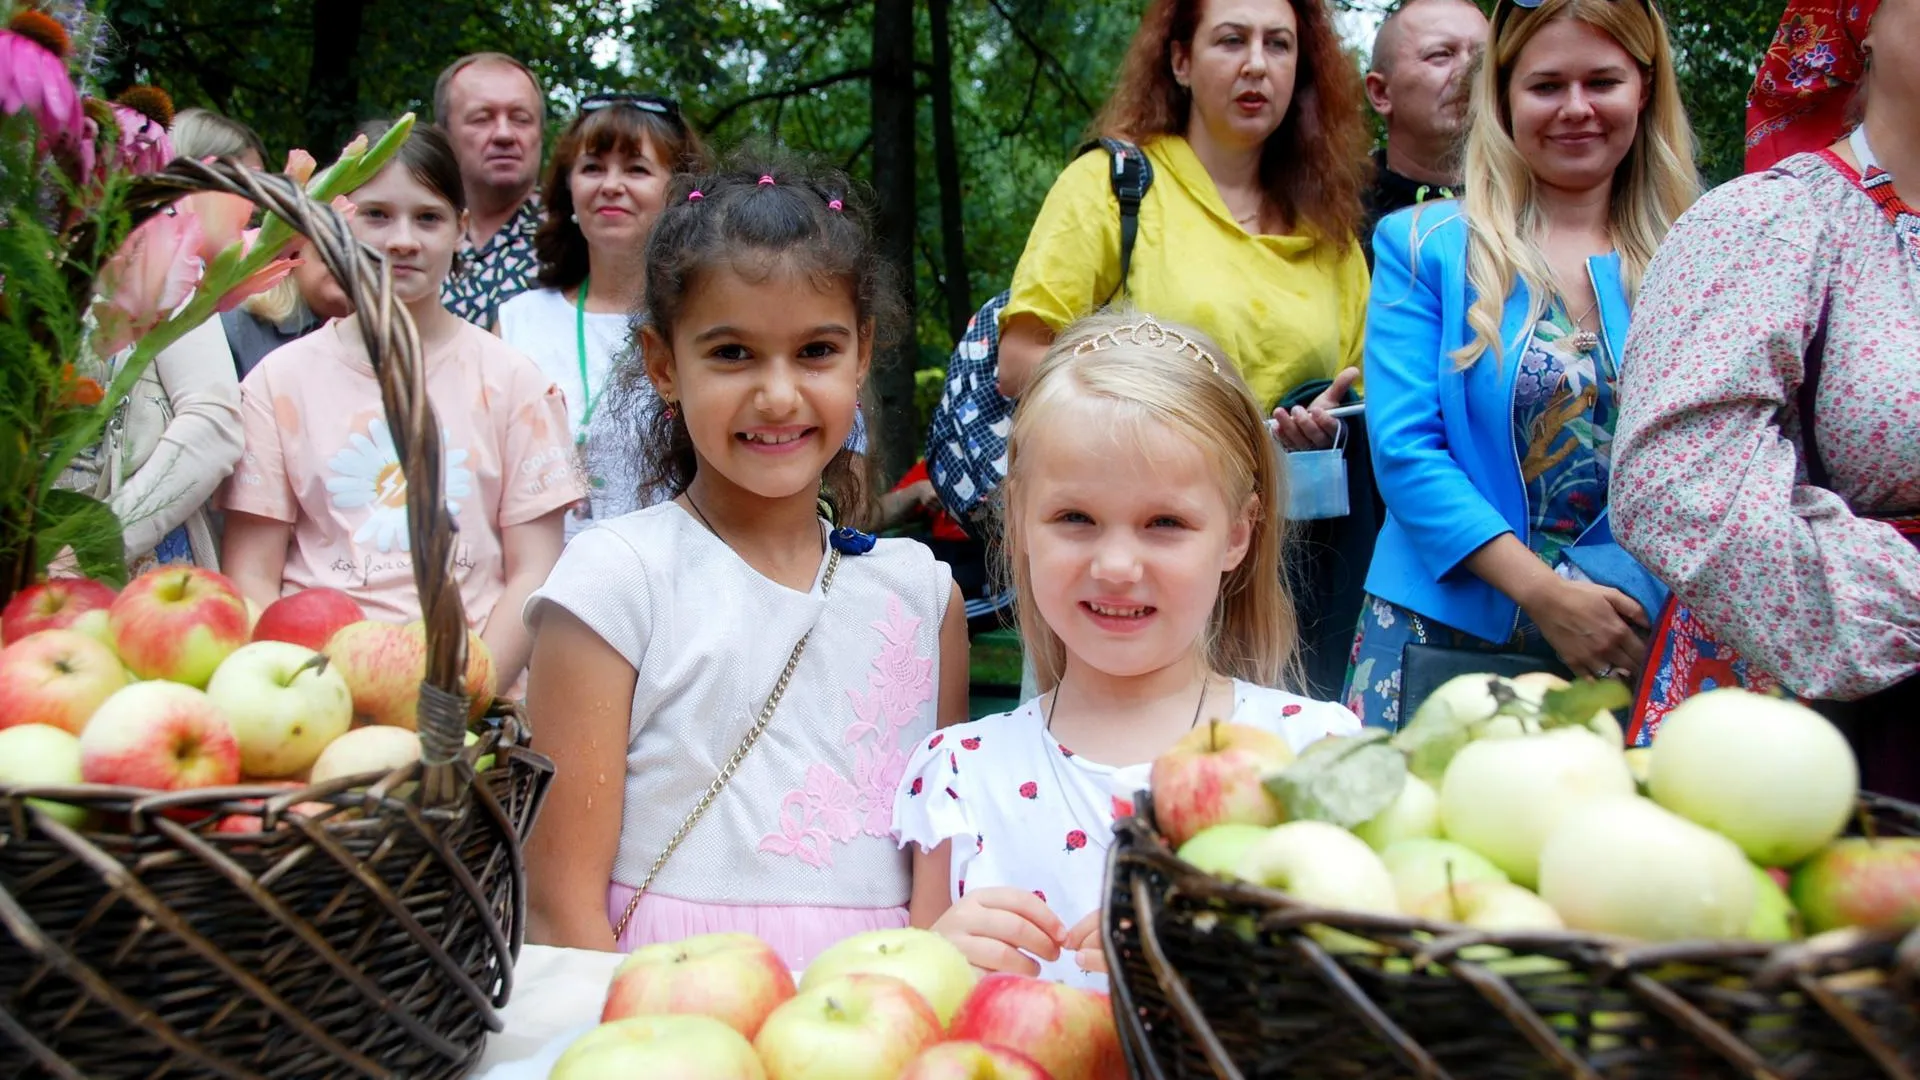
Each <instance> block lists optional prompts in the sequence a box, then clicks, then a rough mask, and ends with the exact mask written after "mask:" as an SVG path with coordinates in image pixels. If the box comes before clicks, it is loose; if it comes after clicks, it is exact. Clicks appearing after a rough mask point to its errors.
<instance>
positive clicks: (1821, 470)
mask: <svg viewBox="0 0 1920 1080" xmlns="http://www.w3.org/2000/svg"><path fill="white" fill-rule="evenodd" d="M1832 312H1833V293H1831V292H1829V293H1827V296H1826V299H1824V300H1822V301H1821V302H1820V321H1819V322H1816V323H1814V325H1813V337H1811V338H1809V339H1808V340H1807V352H1806V356H1805V357H1804V358H1803V360H1802V364H1803V366H1804V371H1803V373H1802V374H1801V376H1800V389H1799V390H1798V391H1797V392H1796V393H1795V394H1794V403H1795V405H1796V406H1797V407H1798V408H1799V410H1800V452H1801V454H1802V455H1803V456H1804V457H1805V458H1806V461H1807V483H1809V484H1812V485H1813V486H1814V487H1819V488H1826V489H1828V490H1829V491H1831V490H1832V489H1833V484H1832V483H1831V480H1832V477H1831V476H1830V475H1829V474H1828V472H1827V463H1826V459H1824V458H1822V457H1821V456H1820V440H1819V439H1818V438H1817V437H1816V436H1815V435H1814V432H1813V426H1814V425H1813V417H1814V407H1815V405H1816V403H1817V402H1818V401H1819V399H1820V369H1821V367H1822V366H1824V364H1825V362H1826V357H1827V319H1828V317H1829V316H1830V315H1831V314H1832Z"/></svg>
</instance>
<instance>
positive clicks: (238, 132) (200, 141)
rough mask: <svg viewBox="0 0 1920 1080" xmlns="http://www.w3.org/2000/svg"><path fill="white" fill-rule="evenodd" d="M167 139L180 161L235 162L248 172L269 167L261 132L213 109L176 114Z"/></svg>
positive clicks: (184, 110) (183, 110)
mask: <svg viewBox="0 0 1920 1080" xmlns="http://www.w3.org/2000/svg"><path fill="white" fill-rule="evenodd" d="M167 137H168V138H170V139H172V140H173V150H174V153H176V154H179V155H180V156H181V157H190V158H193V159H194V160H195V161H205V160H206V159H208V158H232V159H234V160H235V161H237V162H239V163H240V164H242V165H245V166H246V167H247V168H249V169H264V168H266V167H267V144H266V143H265V142H263V141H262V140H261V138H260V134H259V132H256V131H254V130H253V129H252V128H250V127H248V126H247V125H245V124H243V123H241V122H240V121H238V120H231V119H228V118H227V117H224V116H221V115H220V114H219V113H217V112H214V111H213V110H211V109H181V110H180V111H179V112H177V113H175V114H174V116H173V126H172V127H170V128H168V129H167Z"/></svg>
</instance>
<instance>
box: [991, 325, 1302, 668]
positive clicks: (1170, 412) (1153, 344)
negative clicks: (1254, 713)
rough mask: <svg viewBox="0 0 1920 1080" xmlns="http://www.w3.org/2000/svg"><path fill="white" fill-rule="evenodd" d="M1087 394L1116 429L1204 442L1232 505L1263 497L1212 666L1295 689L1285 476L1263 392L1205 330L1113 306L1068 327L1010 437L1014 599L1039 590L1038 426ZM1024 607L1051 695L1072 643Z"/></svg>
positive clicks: (1231, 578)
mask: <svg viewBox="0 0 1920 1080" xmlns="http://www.w3.org/2000/svg"><path fill="white" fill-rule="evenodd" d="M1149 328H1151V329H1149ZM1155 331H1158V332H1155ZM1088 400H1096V401H1100V402H1102V403H1104V404H1105V405H1107V406H1108V407H1109V408H1111V409H1112V410H1113V411H1114V412H1115V413H1116V416H1115V418H1114V424H1113V429H1114V430H1121V431H1124V430H1126V427H1127V425H1129V424H1133V425H1138V424H1141V423H1146V422H1153V423H1159V424H1162V425H1165V426H1166V428H1167V429H1168V430H1170V431H1172V432H1173V433H1174V434H1176V435H1178V436H1180V437H1181V438H1184V439H1186V440H1187V441H1188V442H1190V443H1192V444H1193V445H1194V446H1195V447H1197V448H1199V450H1200V451H1201V453H1202V454H1203V455H1204V456H1205V457H1206V459H1207V460H1208V461H1209V462H1211V463H1212V464H1213V466H1214V468H1215V471H1216V473H1217V476H1218V479H1219V483H1220V488H1221V493H1222V494H1223V495H1224V496H1225V497H1226V502H1227V506H1228V508H1229V510H1230V511H1231V512H1235V513H1237V512H1238V510H1239V508H1240V507H1241V506H1243V505H1245V504H1246V502H1247V500H1248V498H1250V497H1251V498H1252V499H1253V500H1254V506H1253V510H1252V522H1251V524H1252V535H1251V537H1250V541H1249V543H1248V546H1247V554H1246V557H1245V558H1244V559H1242V560H1241V561H1240V565H1238V566H1236V567H1235V568H1234V569H1233V570H1231V571H1230V572H1228V573H1227V574H1226V575H1224V577H1223V578H1222V580H1221V582H1220V594H1219V597H1218V598H1217V599H1216V600H1215V601H1214V609H1213V617H1212V620H1211V621H1210V623H1209V625H1208V631H1207V637H1206V644H1205V653H1206V658H1207V663H1208V665H1209V666H1210V667H1211V668H1212V670H1213V671H1215V672H1218V673H1221V674H1225V675H1231V676H1233V677H1235V678H1238V679H1244V680H1246V681H1248V682H1252V683H1257V684H1259V685H1261V686H1274V687H1278V686H1283V685H1286V684H1289V683H1296V684H1297V682H1298V679H1297V676H1298V674H1299V660H1298V639H1299V628H1298V625H1297V623H1296V621H1295V617H1294V610H1293V597H1292V595H1291V594H1289V593H1288V591H1287V588H1286V585H1285V583H1284V580H1283V578H1282V574H1283V570H1282V566H1281V551H1282V547H1283V539H1284V538H1283V535H1282V531H1283V525H1282V522H1281V519H1280V507H1281V506H1282V505H1283V504H1284V501H1285V499H1286V497H1287V496H1286V478H1285V476H1284V475H1283V472H1282V470H1281V468H1280V461H1279V454H1278V453H1277V450H1276V447H1275V445H1274V441H1273V436H1272V435H1271V434H1270V433H1269V432H1268V430H1267V424H1266V418H1265V417H1264V416H1263V415H1262V414H1261V411H1260V406H1259V404H1258V403H1257V402H1255V401H1254V397H1253V392H1252V391H1251V390H1249V389H1248V388H1247V384H1246V381H1245V380H1243V379H1242V378H1241V377H1240V374H1239V370H1238V368H1237V367H1236V365H1235V364H1234V363H1233V361H1232V360H1231V359H1230V358H1229V357H1228V356H1227V354H1226V353H1225V352H1223V351H1221V350H1220V348H1219V347H1218V346H1216V345H1215V344H1213V342H1212V341H1210V340H1209V339H1208V338H1207V337H1206V336H1205V335H1203V334H1201V333H1200V332H1199V331H1198V330H1193V329H1190V328H1188V327H1184V326H1180V325H1177V324H1174V323H1155V322H1153V321H1152V320H1151V319H1150V318H1149V317H1147V316H1144V315H1140V314H1138V313H1135V312H1131V311H1117V312H1115V311H1108V312H1102V313H1100V314H1096V315H1091V316H1088V317H1087V318H1084V319H1081V320H1080V321H1079V322H1076V323H1074V324H1073V325H1071V326H1069V327H1067V328H1066V330H1064V331H1063V332H1062V333H1061V334H1060V336H1059V337H1058V338H1056V339H1055V340H1054V343H1053V345H1052V347H1051V348H1049V349H1048V350H1047V355H1046V358H1045V359H1044V360H1042V361H1041V363H1040V367H1039V369H1038V370H1037V371H1036V372H1035V373H1034V376H1033V382H1032V383H1031V384H1030V385H1029V386H1028V387H1027V390H1026V393H1024V394H1022V395H1021V397H1020V405H1019V407H1018V408H1016V409H1015V410H1014V414H1013V428H1012V431H1011V432H1010V433H1009V434H1008V436H1007V480H1006V485H1005V487H1004V490H1003V496H1002V510H1003V514H1004V523H1005V526H1006V528H1005V533H1004V535H1005V542H1004V544H1003V546H1002V549H1001V558H1002V559H1003V560H1004V563H1005V565H1004V567H1003V571H1004V573H1005V577H1006V580H1009V581H1011V582H1013V584H1014V588H1015V590H1016V595H1019V596H1022V597H1028V596H1032V595H1033V581H1032V572H1031V571H1030V570H1029V569H1028V566H1027V557H1026V552H1027V549H1026V528H1027V522H1026V514H1025V509H1024V507H1023V505H1022V502H1023V497H1024V493H1025V490H1026V488H1027V485H1028V483H1029V477H1028V469H1029V460H1030V458H1029V455H1028V454H1027V453H1026V452H1025V448H1026V447H1027V446H1028V445H1029V444H1030V443H1031V442H1032V440H1033V439H1034V438H1035V437H1036V435H1037V434H1038V433H1039V432H1041V431H1044V430H1049V429H1051V428H1055V427H1057V426H1058V423H1059V421H1058V414H1059V412H1060V410H1061V408H1062V407H1063V406H1066V405H1068V404H1070V403H1072V402H1075V401H1088ZM1019 612H1020V614H1019V619H1020V636H1021V639H1022V640H1024V641H1025V642H1026V645H1027V650H1028V652H1029V653H1030V654H1031V655H1032V657H1033V662H1034V668H1035V671H1036V673H1037V676H1038V679H1039V686H1040V689H1041V690H1042V691H1043V692H1044V691H1047V690H1051V689H1053V688H1054V687H1055V686H1058V685H1059V683H1060V676H1061V675H1062V674H1063V673H1064V671H1065V669H1066V645H1065V644H1064V643H1063V642H1062V641H1061V640H1060V637H1059V635H1058V634H1055V633H1054V632H1053V628H1052V627H1050V626H1048V625H1047V623H1046V620H1045V619H1044V618H1043V617H1042V616H1041V614H1040V610H1039V607H1038V605H1035V604H1032V603H1024V602H1023V603H1022V604H1020V608H1019Z"/></svg>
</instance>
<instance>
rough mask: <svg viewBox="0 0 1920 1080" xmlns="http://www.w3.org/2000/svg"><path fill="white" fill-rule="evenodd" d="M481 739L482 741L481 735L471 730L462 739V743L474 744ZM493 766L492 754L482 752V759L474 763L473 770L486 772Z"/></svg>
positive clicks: (466, 744) (464, 744) (463, 744)
mask: <svg viewBox="0 0 1920 1080" xmlns="http://www.w3.org/2000/svg"><path fill="white" fill-rule="evenodd" d="M479 741H480V736H479V735H477V734H475V733H473V732H471V731H469V732H467V737H466V738H465V739H463V740H461V745H462V746H472V745H473V744H474V743H477V742H479ZM491 768H493V755H492V754H481V755H480V760H478V761H476V762H474V763H473V771H474V772H477V773H483V772H486V771H487V770H488V769H491Z"/></svg>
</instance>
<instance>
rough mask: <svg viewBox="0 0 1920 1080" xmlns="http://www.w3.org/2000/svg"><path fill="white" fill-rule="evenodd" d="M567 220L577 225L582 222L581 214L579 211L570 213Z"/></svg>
mask: <svg viewBox="0 0 1920 1080" xmlns="http://www.w3.org/2000/svg"><path fill="white" fill-rule="evenodd" d="M567 220H568V221H571V222H573V223H574V224H575V225H578V224H580V215H579V214H578V213H572V214H568V215H567Z"/></svg>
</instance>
